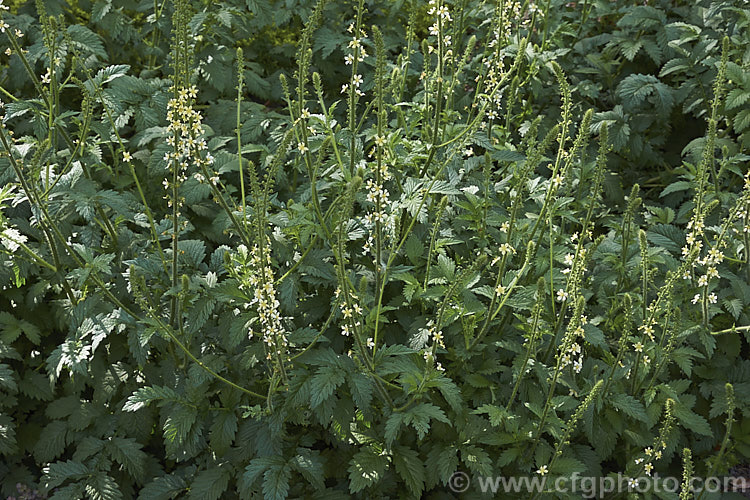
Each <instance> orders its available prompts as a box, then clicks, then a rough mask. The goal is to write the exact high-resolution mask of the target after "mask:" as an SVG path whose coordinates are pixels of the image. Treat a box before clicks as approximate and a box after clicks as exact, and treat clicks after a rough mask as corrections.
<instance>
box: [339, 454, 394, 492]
mask: <svg viewBox="0 0 750 500" xmlns="http://www.w3.org/2000/svg"><path fill="white" fill-rule="evenodd" d="M387 468H388V458H387V457H386V456H385V455H382V454H380V453H377V452H376V451H375V450H373V449H372V448H363V449H361V450H360V451H358V452H357V453H356V454H355V455H354V456H353V457H352V459H351V460H350V461H349V467H348V469H347V471H348V472H349V492H350V493H357V492H360V491H362V490H363V489H365V488H367V487H368V486H371V485H373V484H375V483H377V482H378V481H380V479H381V478H382V477H383V476H384V475H385V471H386V469H387Z"/></svg>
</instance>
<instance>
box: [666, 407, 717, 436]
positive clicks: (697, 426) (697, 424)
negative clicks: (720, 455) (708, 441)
mask: <svg viewBox="0 0 750 500" xmlns="http://www.w3.org/2000/svg"><path fill="white" fill-rule="evenodd" d="M674 416H675V417H676V418H677V420H678V421H679V422H680V423H681V424H682V425H683V426H684V427H685V429H687V430H689V431H690V432H691V433H693V432H695V433H698V434H701V435H703V436H713V435H714V434H713V432H711V426H710V425H709V424H708V421H707V420H706V419H705V418H703V417H702V416H700V415H698V414H697V413H695V412H694V411H693V410H691V409H689V408H687V407H685V405H683V404H680V403H678V404H676V405H674Z"/></svg>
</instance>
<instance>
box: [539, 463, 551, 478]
mask: <svg viewBox="0 0 750 500" xmlns="http://www.w3.org/2000/svg"><path fill="white" fill-rule="evenodd" d="M548 472H549V469H548V468H547V466H546V465H542V466H541V467H539V468H538V469H537V470H536V473H537V474H539V475H540V476H543V475H545V474H547V473H548Z"/></svg>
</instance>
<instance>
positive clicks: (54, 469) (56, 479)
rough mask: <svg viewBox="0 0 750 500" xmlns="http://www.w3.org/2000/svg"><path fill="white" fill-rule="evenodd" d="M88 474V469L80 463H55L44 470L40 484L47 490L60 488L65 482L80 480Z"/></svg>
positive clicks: (70, 461) (69, 461)
mask: <svg viewBox="0 0 750 500" xmlns="http://www.w3.org/2000/svg"><path fill="white" fill-rule="evenodd" d="M88 474H89V468H88V467H86V466H85V465H83V464H82V463H80V462H74V461H72V460H68V461H67V462H55V463H53V464H50V465H49V466H47V467H45V468H44V476H43V477H42V484H43V485H44V487H45V488H46V489H48V490H50V489H52V488H55V487H56V486H60V485H61V484H62V483H64V482H65V481H67V480H75V479H82V478H84V477H85V476H87V475H88Z"/></svg>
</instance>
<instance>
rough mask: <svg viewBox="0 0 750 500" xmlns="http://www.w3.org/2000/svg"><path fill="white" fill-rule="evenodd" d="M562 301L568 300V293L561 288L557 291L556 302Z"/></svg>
mask: <svg viewBox="0 0 750 500" xmlns="http://www.w3.org/2000/svg"><path fill="white" fill-rule="evenodd" d="M564 300H568V292H566V291H565V290H563V289H562V288H561V289H559V290H558V291H557V301H558V302H562V301H564Z"/></svg>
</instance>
